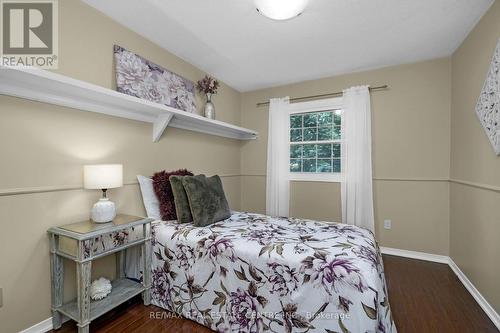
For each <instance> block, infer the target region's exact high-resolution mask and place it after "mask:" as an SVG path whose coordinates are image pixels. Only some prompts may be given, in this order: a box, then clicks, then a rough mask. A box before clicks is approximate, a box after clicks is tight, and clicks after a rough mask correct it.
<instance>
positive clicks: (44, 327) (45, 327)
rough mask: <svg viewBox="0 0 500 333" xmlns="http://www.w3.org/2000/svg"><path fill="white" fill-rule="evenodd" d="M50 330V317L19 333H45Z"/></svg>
mask: <svg viewBox="0 0 500 333" xmlns="http://www.w3.org/2000/svg"><path fill="white" fill-rule="evenodd" d="M51 329H52V317H50V318H47V319H45V320H44V321H41V322H39V323H38V324H35V325H33V326H31V327H30V328H27V329H25V330H23V331H21V332H19V333H45V332H48V331H50V330H51Z"/></svg>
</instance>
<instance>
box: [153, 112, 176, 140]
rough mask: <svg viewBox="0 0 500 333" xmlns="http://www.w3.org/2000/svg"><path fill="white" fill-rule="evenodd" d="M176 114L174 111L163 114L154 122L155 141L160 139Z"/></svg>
mask: <svg viewBox="0 0 500 333" xmlns="http://www.w3.org/2000/svg"><path fill="white" fill-rule="evenodd" d="M173 116H174V115H173V114H172V113H167V114H161V115H159V116H158V119H156V120H155V122H154V124H153V142H158V141H160V138H161V135H162V134H163V132H165V129H166V128H167V126H168V123H170V120H172V117H173Z"/></svg>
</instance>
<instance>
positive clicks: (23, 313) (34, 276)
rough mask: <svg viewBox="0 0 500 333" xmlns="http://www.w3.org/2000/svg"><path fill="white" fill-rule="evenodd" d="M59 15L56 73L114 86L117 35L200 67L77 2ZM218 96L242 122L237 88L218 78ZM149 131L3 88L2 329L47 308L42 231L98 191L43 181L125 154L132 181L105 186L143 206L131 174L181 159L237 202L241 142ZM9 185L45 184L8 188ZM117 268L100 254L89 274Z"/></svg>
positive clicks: (146, 51)
mask: <svg viewBox="0 0 500 333" xmlns="http://www.w3.org/2000/svg"><path fill="white" fill-rule="evenodd" d="M59 18H60V30H59V31H60V34H59V36H60V54H59V56H60V62H59V63H60V69H59V70H58V72H60V73H62V74H64V75H68V76H71V77H74V78H77V79H81V80H84V81H88V82H91V83H95V84H98V85H101V86H104V87H107V88H113V87H114V71H113V44H119V45H121V46H123V47H125V48H127V49H129V50H131V51H134V52H136V53H139V54H140V55H142V56H144V57H146V58H148V59H150V60H152V61H154V62H156V63H157V64H159V65H162V66H164V67H165V68H168V69H170V70H172V71H174V72H176V73H179V74H181V75H183V76H185V77H187V78H189V79H191V80H197V79H199V78H201V77H202V76H203V75H204V73H203V72H201V71H200V70H198V69H196V68H195V67H193V66H191V65H189V64H188V63H186V62H184V61H182V60H180V59H179V58H177V57H175V56H174V55H172V54H170V53H168V52H166V51H164V50H162V49H161V48H159V47H158V46H156V45H154V44H152V43H151V42H148V41H147V40H145V39H144V38H142V37H140V36H139V35H137V34H135V33H133V32H131V31H129V30H127V29H126V28H124V27H122V26H120V25H119V24H117V23H115V22H113V21H112V20H110V19H109V18H107V17H105V16H103V15H102V14H100V13H98V12H97V11H95V10H94V9H92V8H90V7H88V6H86V5H84V4H82V3H80V2H79V1H76V0H64V1H59ZM163 33H165V32H163ZM200 101H201V100H200V98H198V102H200ZM215 103H216V105H217V117H218V119H220V120H223V121H228V122H231V123H235V124H238V123H239V122H240V112H239V108H240V93H239V92H237V91H235V90H234V89H231V88H230V87H228V86H226V85H223V86H222V88H221V90H220V94H219V95H217V97H216V98H215ZM198 105H201V103H198ZM151 137H152V125H151V124H146V123H141V122H136V121H131V120H125V119H119V118H113V117H108V116H104V115H99V114H93V113H89V112H81V111H76V110H70V109H66V108H62V107H56V106H52V105H47V104H42V103H36V102H30V101H26V100H20V99H16V98H12V97H5V96H0V154H1V159H0V221H1V228H2V231H1V232H0V265H1V266H0V267H1V269H0V287H3V296H4V298H3V301H4V305H3V307H2V308H0V332H2V333H4V332H5V333H10V332H17V331H19V330H21V329H25V328H27V327H29V326H31V325H33V324H35V323H38V322H40V321H42V320H44V319H46V318H48V317H49V316H50V315H51V314H50V311H49V309H50V279H49V256H48V254H49V249H48V239H47V236H46V230H47V229H48V228H49V227H51V226H55V225H61V224H66V223H70V222H74V221H78V220H81V219H86V218H88V216H89V210H90V207H91V205H92V203H93V202H94V201H95V200H96V199H97V198H98V197H99V193H98V192H97V191H84V190H81V189H76V190H68V191H56V192H47V190H51V189H62V188H68V187H76V188H78V187H80V186H81V183H82V179H81V176H82V165H84V164H87V163H110V162H114V163H123V165H124V168H125V169H124V173H125V175H124V178H125V182H127V183H129V184H130V185H126V186H124V187H123V188H121V189H117V190H111V191H110V197H111V198H112V200H114V201H115V202H116V203H117V205H118V210H119V211H120V212H123V213H130V214H144V209H143V206H142V200H141V198H140V191H139V188H138V186H137V185H136V184H135V183H134V181H135V179H134V178H135V175H137V174H146V175H151V174H152V173H153V172H154V171H158V170H161V169H174V168H180V167H187V168H190V169H191V170H193V171H194V172H205V173H207V174H213V173H219V174H221V175H223V176H224V175H225V177H223V182H224V186H225V189H226V191H227V195H228V199H229V201H230V205H231V207H232V208H234V209H239V208H240V178H239V176H238V175H239V172H240V142H239V141H236V140H230V139H224V138H218V137H214V136H209V135H203V134H198V133H194V132H188V131H184V130H178V129H172V128H169V129H167V131H166V132H165V134H164V135H163V137H162V139H161V140H160V142H158V143H152V139H151ZM214 156H216V157H217V158H214ZM11 189H19V190H21V191H25V190H26V191H28V192H30V191H33V190H35V191H41V192H40V193H31V194H23V195H6V194H7V193H8V192H9V190H11ZM113 271H114V268H113V258H108V259H107V260H105V262H104V263H103V262H102V261H101V262H99V263H97V265H95V270H94V272H93V273H94V276H100V275H105V276H107V277H113ZM67 274H68V280H67V281H68V282H69V283H68V284H67V285H66V287H67V288H66V291H67V294H66V296H67V297H66V298H68V297H71V296H72V295H74V294H73V293H72V289H73V288H72V285H73V281H74V269H69V270H68V271H67Z"/></svg>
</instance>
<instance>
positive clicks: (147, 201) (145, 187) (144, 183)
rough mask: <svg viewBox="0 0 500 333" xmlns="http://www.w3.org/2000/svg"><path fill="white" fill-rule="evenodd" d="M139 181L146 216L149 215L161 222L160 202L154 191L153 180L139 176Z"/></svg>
mask: <svg viewBox="0 0 500 333" xmlns="http://www.w3.org/2000/svg"><path fill="white" fill-rule="evenodd" d="M137 180H138V181H139V186H140V187H141V193H142V201H143V203H144V208H146V214H148V217H150V218H153V219H155V220H161V216H160V202H159V201H158V198H157V197H156V194H155V191H154V189H153V180H152V179H151V178H149V177H145V176H141V175H138V176H137Z"/></svg>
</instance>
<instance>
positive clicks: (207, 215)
mask: <svg viewBox="0 0 500 333" xmlns="http://www.w3.org/2000/svg"><path fill="white" fill-rule="evenodd" d="M182 185H184V190H185V191H186V195H187V197H188V200H189V206H190V207H191V215H192V216H193V221H194V225H195V226H197V227H204V226H207V225H210V224H212V223H215V222H217V221H222V220H225V219H228V218H230V217H231V211H230V210H229V205H228V203H227V200H226V195H225V194H224V189H223V187H222V181H221V180H220V177H219V176H213V177H209V178H207V177H205V176H204V175H199V176H194V177H190V176H185V177H182Z"/></svg>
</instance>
